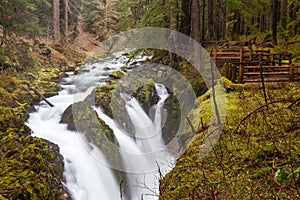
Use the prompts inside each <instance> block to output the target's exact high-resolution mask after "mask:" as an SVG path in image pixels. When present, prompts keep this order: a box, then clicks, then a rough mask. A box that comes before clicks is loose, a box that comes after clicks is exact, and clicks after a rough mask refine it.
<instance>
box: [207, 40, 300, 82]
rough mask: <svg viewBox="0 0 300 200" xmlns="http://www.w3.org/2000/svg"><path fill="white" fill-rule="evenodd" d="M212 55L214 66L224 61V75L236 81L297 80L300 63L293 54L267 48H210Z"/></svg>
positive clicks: (299, 76)
mask: <svg viewBox="0 0 300 200" xmlns="http://www.w3.org/2000/svg"><path fill="white" fill-rule="evenodd" d="M211 57H212V59H213V60H214V62H215V63H216V65H217V66H222V65H224V64H225V76H226V77H227V78H228V79H229V80H231V81H233V82H237V83H255V82H261V81H262V78H263V80H264V81H265V82H293V81H300V64H297V63H293V62H292V58H293V57H292V54H274V53H271V52H270V50H263V49H262V50H252V49H250V48H248V47H238V46H231V47H230V46H226V47H213V48H212V49H211Z"/></svg>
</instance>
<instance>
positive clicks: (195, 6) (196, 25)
mask: <svg viewBox="0 0 300 200" xmlns="http://www.w3.org/2000/svg"><path fill="white" fill-rule="evenodd" d="M191 37H192V38H193V39H194V40H196V41H197V42H199V43H200V4H199V1H198V0H192V8H191Z"/></svg>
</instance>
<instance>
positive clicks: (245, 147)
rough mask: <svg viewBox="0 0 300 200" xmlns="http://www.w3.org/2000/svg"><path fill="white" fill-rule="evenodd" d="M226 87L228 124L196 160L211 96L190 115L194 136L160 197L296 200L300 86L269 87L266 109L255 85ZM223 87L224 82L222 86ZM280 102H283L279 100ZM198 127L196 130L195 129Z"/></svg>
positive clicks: (299, 180) (163, 184) (299, 164)
mask: <svg viewBox="0 0 300 200" xmlns="http://www.w3.org/2000/svg"><path fill="white" fill-rule="evenodd" d="M228 84H230V86H231V89H230V92H228V93H227V94H226V99H227V105H226V112H227V115H226V123H225V127H224V129H223V131H222V134H221V136H220V139H219V140H218V142H217V144H216V145H215V146H214V148H213V149H212V151H211V152H210V153H209V154H208V155H207V156H206V157H204V158H200V156H199V152H200V146H201V144H202V141H203V139H204V136H205V134H206V133H207V130H205V131H203V130H201V129H202V125H199V124H200V119H201V118H202V121H203V124H204V126H205V127H207V126H208V123H209V121H210V117H211V112H210V111H211V103H210V99H209V98H208V97H209V94H208V93H207V94H205V95H203V96H201V97H199V99H198V103H199V108H197V109H194V110H193V111H192V115H193V116H194V117H195V118H196V120H194V121H193V122H194V126H195V127H196V129H198V130H197V132H198V134H197V135H196V136H195V137H194V138H193V139H192V141H191V142H190V144H189V147H188V149H187V150H186V151H185V152H184V153H183V155H182V156H181V157H180V158H179V159H178V160H177V163H176V166H175V168H174V169H173V170H172V171H171V172H170V173H168V174H167V175H166V176H165V177H164V178H163V179H162V180H161V184H160V199H299V198H300V175H299V171H300V156H299V155H300V105H299V103H298V104H294V105H293V106H291V107H289V106H290V105H291V102H292V101H293V100H295V99H298V98H300V86H299V85H297V84H294V83H289V84H280V85H275V86H274V85H267V100H268V102H275V101H280V102H277V103H274V104H270V105H269V108H268V110H267V109H266V107H263V108H262V109H260V110H259V111H258V112H255V113H253V114H252V115H251V116H250V117H249V118H247V119H246V120H245V121H244V122H243V123H241V124H240V126H239V127H238V125H239V122H240V121H241V120H242V119H243V118H244V117H245V116H246V115H247V114H249V113H250V112H251V111H253V110H254V109H256V108H258V107H260V106H262V105H264V98H263V92H262V89H261V87H259V86H245V87H243V86H241V85H233V84H231V83H229V82H227V85H228ZM225 85H226V83H225ZM281 100H282V101H281ZM199 127H200V128H199Z"/></svg>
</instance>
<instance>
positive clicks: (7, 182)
mask: <svg viewBox="0 0 300 200" xmlns="http://www.w3.org/2000/svg"><path fill="white" fill-rule="evenodd" d="M45 48H47V49H48V48H49V49H50V47H48V46H45V44H44V45H41V44H38V43H37V44H34V45H33V46H32V48H31V50H30V51H29V50H28V51H26V52H28V53H27V54H26V55H24V54H23V53H22V52H14V54H13V55H14V57H15V58H16V59H21V60H24V59H29V60H30V62H27V63H26V65H25V64H24V63H22V62H20V63H19V64H20V65H18V66H17V70H15V69H10V68H6V69H5V71H1V70H2V68H0V80H1V81H0V200H12V199H22V200H41V199H45V200H46V199H49V200H52V199H53V200H57V199H68V198H69V197H68V194H67V193H66V191H65V189H64V188H63V185H62V172H63V158H62V156H61V155H60V154H59V148H58V146H57V145H55V144H52V143H50V142H48V141H45V140H42V139H39V138H35V137H32V136H31V135H30V133H31V130H30V129H29V128H28V127H27V126H26V125H25V121H26V120H27V119H28V117H29V112H30V111H32V110H33V109H34V107H33V106H34V105H35V104H36V103H38V102H39V97H38V96H37V95H36V94H35V93H34V89H35V88H36V89H38V90H39V91H40V92H41V94H43V95H44V96H46V97H50V96H53V95H55V94H57V91H58V85H57V83H58V81H59V80H60V79H61V78H62V77H63V76H65V75H66V74H65V71H66V70H68V69H72V68H74V67H72V65H70V64H68V58H67V57H64V55H62V54H60V53H58V52H57V51H55V50H54V49H51V50H49V51H48V53H47V54H44V53H43V50H44V49H45ZM16 51H17V50H16ZM51 52H52V53H51ZM2 53H3V52H0V57H1V55H2ZM0 60H1V59H0Z"/></svg>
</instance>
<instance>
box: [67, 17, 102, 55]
mask: <svg viewBox="0 0 300 200" xmlns="http://www.w3.org/2000/svg"><path fill="white" fill-rule="evenodd" d="M80 21H81V20H80ZM78 32H79V33H78V36H77V38H76V39H75V40H74V42H73V44H71V47H72V49H74V50H75V51H77V52H80V53H84V54H85V55H88V54H90V53H91V52H92V51H93V49H94V48H95V47H97V46H98V45H99V44H100V41H99V40H97V39H96V38H97V36H96V35H94V34H91V33H88V32H86V31H84V29H83V24H82V22H79V24H78Z"/></svg>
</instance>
